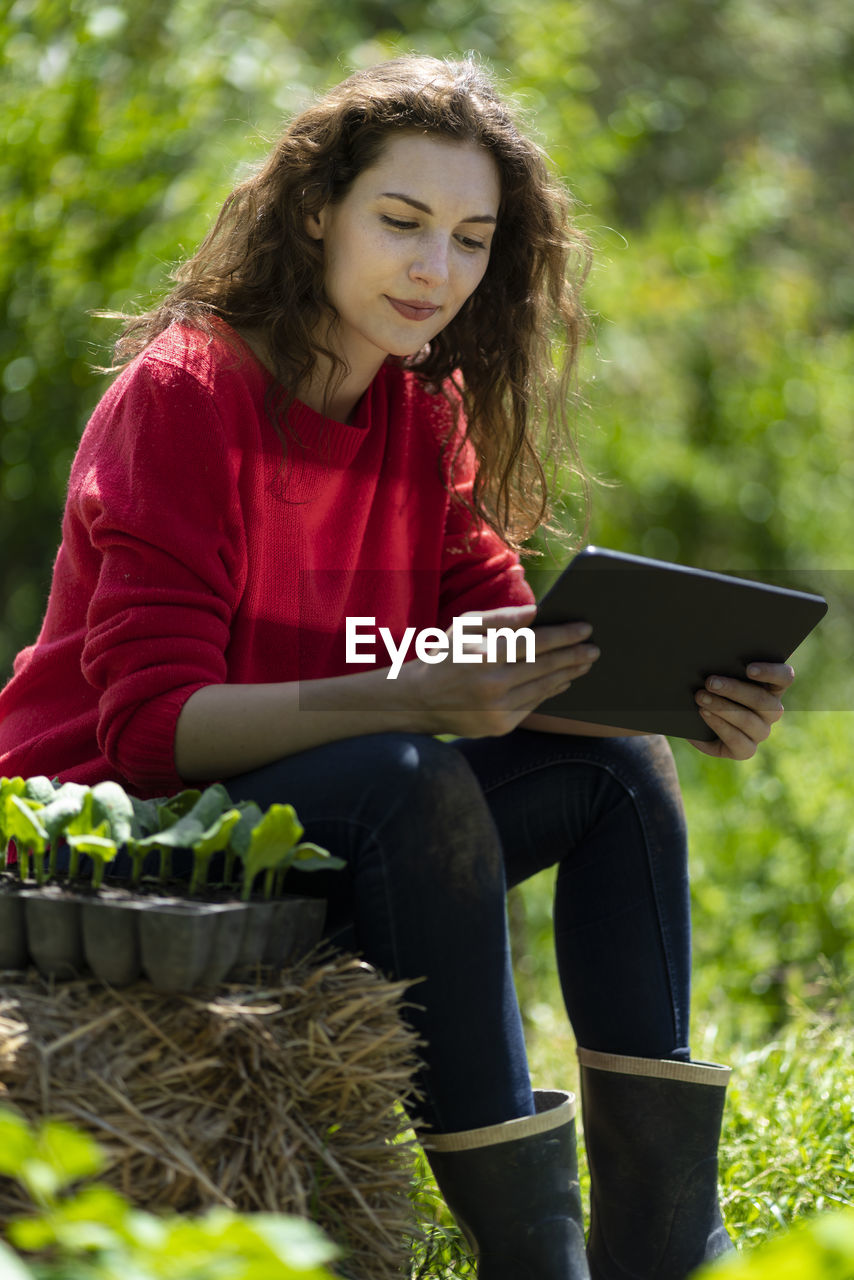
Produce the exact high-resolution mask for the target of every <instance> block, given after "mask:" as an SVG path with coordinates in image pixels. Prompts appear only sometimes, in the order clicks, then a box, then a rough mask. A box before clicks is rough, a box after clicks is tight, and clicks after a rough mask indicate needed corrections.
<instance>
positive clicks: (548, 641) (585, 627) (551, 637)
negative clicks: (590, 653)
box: [534, 621, 593, 655]
mask: <svg viewBox="0 0 854 1280" xmlns="http://www.w3.org/2000/svg"><path fill="white" fill-rule="evenodd" d="M592 634H593V628H592V627H591V625H590V623H589V622H583V621H582V622H562V623H561V624H560V626H554V627H537V628H536V629H535V631H534V635H535V636H536V638H537V654H538V655H539V654H541V653H550V652H551V651H552V650H553V649H565V648H570V647H571V646H573V645H577V644H581V643H583V641H585V640H587V639H589V637H590V636H591V635H592Z"/></svg>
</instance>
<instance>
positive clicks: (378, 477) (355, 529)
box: [0, 326, 532, 795]
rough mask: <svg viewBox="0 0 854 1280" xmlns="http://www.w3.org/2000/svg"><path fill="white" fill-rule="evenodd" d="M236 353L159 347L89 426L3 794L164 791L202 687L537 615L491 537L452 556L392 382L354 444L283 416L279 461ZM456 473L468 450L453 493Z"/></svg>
mask: <svg viewBox="0 0 854 1280" xmlns="http://www.w3.org/2000/svg"><path fill="white" fill-rule="evenodd" d="M231 338H232V340H231V341H228V340H227V337H226V336H225V335H224V336H223V337H219V336H218V337H216V338H214V339H212V340H209V339H208V338H207V336H205V335H203V334H201V333H199V332H197V331H195V330H192V329H188V328H183V327H180V326H173V327H172V328H171V329H169V330H167V331H166V332H165V333H163V334H161V335H160V336H159V337H158V338H157V339H156V340H155V341H154V342H153V343H152V344H151V345H150V346H149V347H148V348H147V349H146V350H145V351H144V352H142V354H141V355H139V356H138V357H137V358H136V359H135V360H134V361H133V363H132V364H130V365H129V366H128V367H127V368H126V369H125V370H123V372H122V373H121V374H120V375H119V377H118V378H117V379H116V381H115V382H114V383H113V385H112V386H111V387H110V388H109V390H108V391H107V393H106V395H105V396H104V397H103V399H102V400H101V402H100V404H99V405H98V407H97V408H96V410H95V412H94V414H93V416H92V418H91V420H90V422H89V424H88V426H87V428H86V431H85V432H84V435H83V438H82V440H81V443H80V448H79V450H78V453H77V456H76V458H75V461H74V465H73V468H72V472H71V478H70V481H69V490H68V500H67V505H66V510H65V516H64V520H63V526H62V544H61V546H60V548H59V553H58V555H57V559H56V564H55V567H54V574H53V583H52V586H51V591H50V598H49V600H48V605H47V612H46V615H45V619H44V622H43V624H42V628H41V632H40V634H39V637H38V639H37V640H36V643H35V644H34V645H32V646H31V647H29V648H27V649H25V650H23V652H22V653H20V654H19V655H18V658H17V659H16V661H15V667H14V675H13V677H12V679H11V681H10V682H9V683H8V684H7V686H6V687H5V689H4V690H3V691H2V693H0V774H3V775H6V776H9V777H12V776H16V775H22V776H25V777H26V776H30V775H33V774H47V775H48V776H50V777H53V776H57V775H58V776H59V777H60V778H61V779H62V780H63V781H67V780H69V779H73V780H75V781H78V782H86V783H90V784H91V783H94V782H97V781H100V780H101V779H103V778H115V779H117V780H119V781H121V782H123V783H125V784H126V785H127V786H128V788H129V789H130V790H132V791H134V792H136V793H138V794H141V795H158V794H164V793H167V792H170V791H174V790H177V789H179V788H180V787H181V786H182V785H183V783H182V780H181V779H180V777H179V776H178V774H177V772H176V769H175V762H174V749H173V748H174V739H175V726H176V722H177V719H178V715H179V713H180V711H181V708H182V707H183V705H184V703H185V702H186V700H187V698H189V697H190V695H191V694H192V693H194V692H195V691H196V690H197V689H199V688H201V687H202V686H204V685H208V684H219V683H237V684H241V683H244V684H245V683H256V682H258V683H265V682H272V681H288V680H297V679H301V680H310V679H314V678H319V677H322V676H334V675H341V674H345V673H346V672H352V671H354V670H367V669H368V668H367V667H356V668H354V667H352V666H350V667H347V666H346V665H345V662H344V620H345V618H346V617H347V616H355V615H359V616H372V617H375V618H376V625H377V627H379V626H387V627H389V629H390V630H391V632H392V634H393V635H394V637H395V639H396V640H399V638H400V637H401V636H402V633H403V631H404V629H405V628H406V627H407V626H415V627H416V628H418V629H421V628H422V627H427V626H435V625H439V626H441V627H447V626H448V625H449V624H450V621H451V619H452V618H453V617H454V616H455V615H457V614H460V613H463V612H465V611H467V610H472V609H474V610H478V611H480V610H486V609H490V608H494V607H497V606H499V605H502V604H511V603H520V602H525V603H527V602H528V601H529V600H531V599H532V595H531V592H530V589H529V587H528V586H527V584H526V583H525V581H524V578H523V575H522V570H521V567H520V565H519V563H518V560H517V558H516V557H515V556H514V555H513V554H512V553H511V552H510V551H509V550H508V548H507V547H506V546H505V545H504V544H503V543H502V542H501V540H500V539H499V538H498V537H497V536H496V535H494V534H493V533H492V532H491V531H490V530H488V529H484V528H481V529H479V530H477V531H476V533H475V535H474V536H473V537H472V539H471V544H470V546H469V547H468V549H464V543H465V535H466V533H467V531H469V530H470V528H471V518H470V517H469V516H468V514H467V513H466V512H465V510H464V509H463V508H461V507H460V506H459V505H458V504H457V503H452V502H451V499H450V495H449V492H448V490H447V488H446V484H445V482H446V481H449V482H450V480H451V477H450V474H449V471H450V462H449V454H450V449H447V448H444V447H443V445H444V443H445V441H446V440H447V437H448V433H449V432H452V431H453V418H454V412H453V410H452V409H451V407H450V406H449V404H448V402H447V401H446V400H445V399H444V397H442V396H440V395H432V394H430V393H428V392H427V391H425V390H424V388H423V387H422V386H421V385H419V383H418V381H417V380H416V379H415V377H414V376H413V375H412V374H411V373H410V372H407V371H405V370H402V369H400V368H399V367H397V366H395V365H392V364H388V365H385V366H384V367H383V368H382V369H381V370H380V372H379V373H378V374H377V376H376V378H375V379H374V381H373V383H372V384H371V386H370V387H369V388H368V390H367V392H366V394H365V396H364V397H363V399H362V400H361V401H360V403H359V405H358V408H357V410H356V416H355V420H354V422H353V424H352V425H348V424H343V423H340V422H334V421H332V420H330V419H327V418H324V417H322V416H321V415H320V414H318V413H315V412H314V411H313V410H312V409H309V408H308V407H307V406H305V405H303V404H299V403H297V404H296V405H294V406H293V407H292V409H291V419H290V421H291V425H292V427H293V428H294V430H295V432H296V435H297V436H298V438H299V440H300V442H301V443H300V445H299V446H297V445H295V444H294V443H293V441H292V440H291V439H290V438H288V442H287V446H286V450H283V445H282V440H281V439H280V437H279V435H278V434H277V432H276V431H275V429H274V427H273V426H272V424H271V422H270V419H269V416H268V414H267V411H266V407H265V394H266V392H267V391H268V389H269V387H270V383H271V379H270V376H269V375H268V374H267V372H266V371H265V370H264V368H263V367H262V366H261V365H260V364H259V363H258V361H257V360H256V359H255V358H254V356H252V355H251V354H250V353H249V350H248V348H245V347H244V346H243V344H242V343H239V341H238V340H237V339H236V338H235V337H234V336H233V335H231ZM473 472H474V458H473V453H472V451H471V450H467V451H465V452H464V454H463V455H462V457H461V461H460V463H459V464H458V466H457V470H456V474H455V475H454V477H453V483H454V484H455V486H456V487H457V488H458V489H460V490H461V491H462V490H465V489H466V488H468V489H470V486H471V483H472V477H473ZM376 651H377V660H378V664H379V665H387V664H388V663H387V659H386V656H385V649H384V647H382V646H380V645H379V644H378V645H377V650H376ZM391 688H393V686H390V689H391Z"/></svg>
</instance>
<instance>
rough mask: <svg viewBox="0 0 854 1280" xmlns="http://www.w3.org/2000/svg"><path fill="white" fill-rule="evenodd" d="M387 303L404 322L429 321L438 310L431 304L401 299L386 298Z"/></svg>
mask: <svg viewBox="0 0 854 1280" xmlns="http://www.w3.org/2000/svg"><path fill="white" fill-rule="evenodd" d="M386 296H387V295H386ZM388 301H389V302H390V303H391V305H392V306H393V307H394V309H395V311H396V312H397V313H398V315H401V316H403V318H404V319H405V320H429V319H430V317H431V316H434V315H435V314H436V312H437V311H438V310H439V308H438V307H437V306H434V305H433V304H432V303H431V302H406V301H404V300H403V299H402V298H388Z"/></svg>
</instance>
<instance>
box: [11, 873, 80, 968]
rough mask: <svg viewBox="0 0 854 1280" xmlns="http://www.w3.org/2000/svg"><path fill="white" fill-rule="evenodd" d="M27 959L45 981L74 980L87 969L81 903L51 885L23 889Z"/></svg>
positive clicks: (74, 897)
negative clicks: (55, 979) (49, 979)
mask: <svg viewBox="0 0 854 1280" xmlns="http://www.w3.org/2000/svg"><path fill="white" fill-rule="evenodd" d="M21 897H22V898H23V899H24V914H25V918H26V926H27V949H28V951H29V953H30V959H31V960H32V961H33V962H34V963H35V965H36V967H37V969H38V971H39V973H41V974H42V976H43V977H45V978H77V977H79V976H80V974H81V973H82V972H83V970H84V969H85V967H86V956H85V954H84V951H83V930H82V927H81V911H80V909H81V906H82V902H81V899H80V898H78V897H76V896H75V895H74V894H72V893H64V892H63V891H62V890H61V889H56V888H54V887H52V886H50V885H48V886H46V887H45V888H43V889H22V890H21Z"/></svg>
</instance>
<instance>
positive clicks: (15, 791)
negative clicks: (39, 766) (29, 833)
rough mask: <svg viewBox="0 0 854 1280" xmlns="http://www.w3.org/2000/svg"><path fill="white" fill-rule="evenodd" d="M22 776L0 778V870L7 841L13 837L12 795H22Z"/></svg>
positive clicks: (7, 849)
mask: <svg viewBox="0 0 854 1280" xmlns="http://www.w3.org/2000/svg"><path fill="white" fill-rule="evenodd" d="M26 785H27V784H26V783H25V782H24V779H23V778H0V870H3V871H5V870H6V858H7V856H8V853H9V842H10V841H11V840H13V839H14V837H13V835H12V830H11V825H10V824H11V820H12V818H11V815H12V797H13V796H22V795H24V793H25V790H26Z"/></svg>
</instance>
